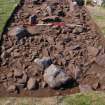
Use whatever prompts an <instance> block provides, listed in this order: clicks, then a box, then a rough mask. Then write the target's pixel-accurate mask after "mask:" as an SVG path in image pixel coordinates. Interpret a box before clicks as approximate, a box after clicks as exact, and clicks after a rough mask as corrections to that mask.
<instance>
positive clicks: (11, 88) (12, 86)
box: [7, 85, 16, 92]
mask: <svg viewBox="0 0 105 105" xmlns="http://www.w3.org/2000/svg"><path fill="white" fill-rule="evenodd" d="M7 91H8V92H15V91H16V86H15V85H10V86H9V87H8V89H7Z"/></svg>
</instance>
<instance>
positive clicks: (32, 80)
mask: <svg viewBox="0 0 105 105" xmlns="http://www.w3.org/2000/svg"><path fill="white" fill-rule="evenodd" d="M27 88H28V90H34V89H36V88H37V81H36V79H35V78H30V79H29V80H28V82H27Z"/></svg>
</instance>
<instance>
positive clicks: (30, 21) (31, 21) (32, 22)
mask: <svg viewBox="0 0 105 105" xmlns="http://www.w3.org/2000/svg"><path fill="white" fill-rule="evenodd" d="M36 19H37V16H36V15H32V16H30V17H29V24H30V25H33V24H35V23H36Z"/></svg>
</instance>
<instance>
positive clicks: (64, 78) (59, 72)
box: [44, 64, 70, 88]
mask: <svg viewBox="0 0 105 105" xmlns="http://www.w3.org/2000/svg"><path fill="white" fill-rule="evenodd" d="M69 80H70V77H69V76H68V75H67V74H66V73H65V71H64V70H63V69H61V68H58V67H57V66H55V65H54V64H52V65H51V66H49V67H48V68H47V69H46V70H45V73H44V81H45V82H46V83H47V84H48V85H49V87H51V88H60V87H61V86H62V85H65V84H66V83H67V82H68V81H69Z"/></svg>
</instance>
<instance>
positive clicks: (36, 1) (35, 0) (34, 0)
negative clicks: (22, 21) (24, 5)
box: [32, 0, 40, 4]
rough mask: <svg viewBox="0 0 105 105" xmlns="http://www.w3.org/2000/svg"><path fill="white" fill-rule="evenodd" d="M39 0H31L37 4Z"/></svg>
mask: <svg viewBox="0 0 105 105" xmlns="http://www.w3.org/2000/svg"><path fill="white" fill-rule="evenodd" d="M39 1H40V0H32V4H38V3H39Z"/></svg>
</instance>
